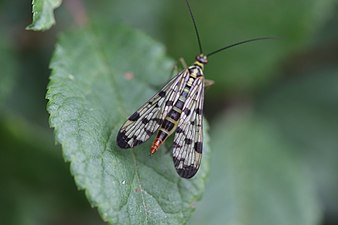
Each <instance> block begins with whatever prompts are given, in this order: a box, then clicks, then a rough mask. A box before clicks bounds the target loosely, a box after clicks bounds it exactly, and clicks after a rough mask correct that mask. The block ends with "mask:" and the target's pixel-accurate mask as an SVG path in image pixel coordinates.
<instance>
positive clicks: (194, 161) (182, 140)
mask: <svg viewBox="0 0 338 225" xmlns="http://www.w3.org/2000/svg"><path fill="white" fill-rule="evenodd" d="M203 103H204V79H203V78H202V77H201V78H199V79H196V80H195V83H194V84H193V86H192V89H191V92H190V94H189V96H188V98H187V101H186V103H185V105H184V107H183V111H182V115H181V118H180V121H179V123H178V126H177V129H176V133H175V137H174V144H173V160H174V164H175V168H176V171H177V173H178V174H179V175H180V176H181V177H183V178H191V177H193V176H194V175H195V174H196V173H197V171H198V169H199V167H200V163H201V159H202V149H203V127H202V125H203Z"/></svg>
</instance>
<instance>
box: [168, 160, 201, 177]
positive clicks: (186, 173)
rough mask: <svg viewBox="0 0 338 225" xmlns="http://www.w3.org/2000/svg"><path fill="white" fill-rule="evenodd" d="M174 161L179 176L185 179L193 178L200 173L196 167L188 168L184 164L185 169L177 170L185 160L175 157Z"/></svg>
mask: <svg viewBox="0 0 338 225" xmlns="http://www.w3.org/2000/svg"><path fill="white" fill-rule="evenodd" d="M173 161H174V165H175V167H176V171H177V173H178V175H180V176H181V177H183V178H186V179H189V178H192V177H193V176H195V174H196V173H197V171H198V167H195V166H193V165H190V166H186V165H184V164H183V168H177V167H178V166H179V165H180V163H181V162H184V159H178V158H176V157H173Z"/></svg>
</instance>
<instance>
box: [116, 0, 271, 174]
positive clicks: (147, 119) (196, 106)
mask: <svg viewBox="0 0 338 225" xmlns="http://www.w3.org/2000/svg"><path fill="white" fill-rule="evenodd" d="M185 1H186V4H187V7H188V10H189V13H190V16H191V19H192V22H193V25H194V29H195V33H196V37H197V42H198V45H199V49H200V54H198V55H197V56H196V61H195V62H194V63H193V65H192V66H190V67H188V68H185V69H183V70H182V71H181V72H179V73H178V74H177V75H176V76H174V77H173V78H172V79H171V80H170V81H169V82H168V83H167V84H166V85H165V86H164V87H163V88H162V89H161V90H160V91H159V92H158V93H157V94H155V95H154V96H153V97H151V98H150V99H149V100H148V101H147V102H146V103H145V104H144V105H142V106H141V107H140V108H139V109H138V110H137V111H136V112H135V113H133V114H132V115H131V116H130V117H129V118H128V120H127V121H126V122H125V123H124V124H123V125H122V127H121V129H120V130H119V132H118V135H117V139H116V142H117V144H118V146H119V147H120V148H124V149H127V148H132V147H135V146H137V145H139V144H142V143H143V142H145V141H147V140H148V139H149V138H150V137H151V136H152V135H153V134H154V133H155V132H156V131H157V135H156V137H155V139H154V142H153V144H152V146H151V149H150V153H151V154H154V153H155V152H156V151H157V150H158V148H159V147H160V146H161V144H163V142H164V141H165V140H166V139H167V138H168V137H169V136H170V135H172V134H173V133H175V135H174V142H173V145H172V157H173V161H174V165H175V168H176V171H177V173H178V174H179V175H180V176H181V177H183V178H187V179H188V178H191V177H193V176H194V175H195V174H196V173H197V171H198V169H199V167H200V164H201V158H202V151H203V103H204V86H205V79H204V74H203V69H204V66H205V65H206V64H207V63H208V57H210V56H211V55H214V54H216V53H218V52H220V51H223V50H225V49H228V48H231V47H234V46H236V45H240V44H244V43H247V42H252V41H257V40H263V39H271V37H261V38H254V39H249V40H245V41H241V42H237V43H235V44H231V45H228V46H225V47H223V48H221V49H218V50H216V51H213V52H211V53H209V54H203V51H202V45H201V41H200V36H199V33H198V29H197V26H196V22H195V19H194V16H193V13H192V10H191V7H190V5H189V2H188V0H185Z"/></svg>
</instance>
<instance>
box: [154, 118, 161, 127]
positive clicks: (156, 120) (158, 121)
mask: <svg viewBox="0 0 338 225" xmlns="http://www.w3.org/2000/svg"><path fill="white" fill-rule="evenodd" d="M154 121H155V122H156V123H157V124H159V125H161V124H162V123H163V119H159V118H155V119H154Z"/></svg>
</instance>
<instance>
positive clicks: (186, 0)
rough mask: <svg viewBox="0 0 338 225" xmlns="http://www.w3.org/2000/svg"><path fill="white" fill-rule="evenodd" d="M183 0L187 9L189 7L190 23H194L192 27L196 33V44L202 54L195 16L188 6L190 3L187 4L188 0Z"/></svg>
mask: <svg viewBox="0 0 338 225" xmlns="http://www.w3.org/2000/svg"><path fill="white" fill-rule="evenodd" d="M185 2H186V3H187V6H188V9H189V13H190V17H191V19H192V23H193V24H194V29H195V33H196V37H197V42H198V46H199V48H200V54H202V53H203V50H202V44H201V38H200V35H199V33H198V29H197V25H196V21H195V17H194V15H193V13H192V9H191V7H190V4H189V2H188V0H185Z"/></svg>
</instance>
